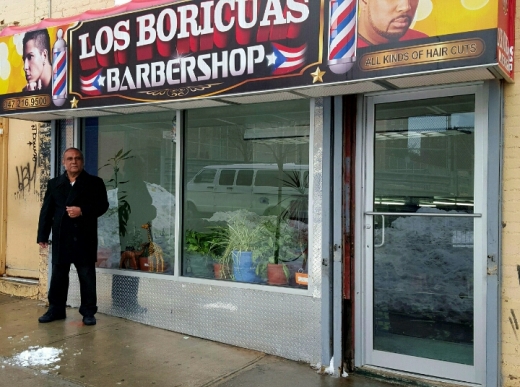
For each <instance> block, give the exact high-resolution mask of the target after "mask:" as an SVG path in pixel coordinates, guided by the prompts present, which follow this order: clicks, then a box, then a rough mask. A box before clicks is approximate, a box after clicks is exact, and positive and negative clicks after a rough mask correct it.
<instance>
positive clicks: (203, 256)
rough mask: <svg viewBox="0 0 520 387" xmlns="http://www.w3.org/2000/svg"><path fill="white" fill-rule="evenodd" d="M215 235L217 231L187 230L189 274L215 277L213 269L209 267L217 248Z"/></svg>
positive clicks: (186, 245) (186, 243)
mask: <svg viewBox="0 0 520 387" xmlns="http://www.w3.org/2000/svg"><path fill="white" fill-rule="evenodd" d="M215 237H216V235H215V231H210V232H199V231H195V230H191V229H188V230H186V233H185V237H184V240H185V245H184V246H185V249H186V261H185V265H186V266H185V270H186V274H187V275H192V276H194V277H203V278H208V277H213V269H212V268H211V269H209V267H210V266H211V260H212V259H213V258H214V256H215V251H216V250H217V244H216V243H215Z"/></svg>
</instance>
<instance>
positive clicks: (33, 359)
mask: <svg viewBox="0 0 520 387" xmlns="http://www.w3.org/2000/svg"><path fill="white" fill-rule="evenodd" d="M62 353H63V350H62V349H58V348H52V347H41V348H40V347H39V346H34V347H29V349H27V350H25V351H23V352H21V353H19V354H17V355H14V356H12V357H10V358H7V359H5V360H4V363H5V364H8V365H12V366H19V367H46V366H47V368H49V367H48V366H53V367H50V368H51V369H55V370H56V369H59V368H60V366H58V365H54V363H57V362H58V361H60V360H61V358H60V355H61V354H62ZM42 372H43V373H46V372H48V371H47V370H42Z"/></svg>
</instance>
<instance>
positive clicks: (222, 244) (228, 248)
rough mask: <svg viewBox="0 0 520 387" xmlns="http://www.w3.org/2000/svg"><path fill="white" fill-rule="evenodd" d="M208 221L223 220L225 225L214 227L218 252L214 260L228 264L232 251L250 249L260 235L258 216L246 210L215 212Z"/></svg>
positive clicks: (214, 237)
mask: <svg viewBox="0 0 520 387" xmlns="http://www.w3.org/2000/svg"><path fill="white" fill-rule="evenodd" d="M209 220H210V221H225V222H226V225H225V226H219V227H214V228H213V230H214V233H215V234H214V235H213V239H214V242H213V243H214V245H215V249H216V251H217V250H219V254H215V261H216V262H218V263H222V264H229V263H230V262H231V260H232V254H231V253H232V252H233V251H252V250H253V249H254V247H255V246H256V245H257V243H258V240H259V237H260V229H261V220H260V216H259V215H257V214H255V213H253V212H250V211H247V210H237V211H232V212H217V213H215V214H214V215H213V216H212V217H211V218H210V219H209Z"/></svg>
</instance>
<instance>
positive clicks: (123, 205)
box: [98, 148, 134, 237]
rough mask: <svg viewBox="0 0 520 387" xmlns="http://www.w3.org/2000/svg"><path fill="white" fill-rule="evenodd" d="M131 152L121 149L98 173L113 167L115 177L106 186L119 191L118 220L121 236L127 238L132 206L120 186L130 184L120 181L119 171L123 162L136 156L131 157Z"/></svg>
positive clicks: (106, 182)
mask: <svg viewBox="0 0 520 387" xmlns="http://www.w3.org/2000/svg"><path fill="white" fill-rule="evenodd" d="M130 152H132V150H129V151H127V152H124V151H123V148H121V149H120V150H119V151H118V152H117V153H116V154H115V156H114V157H111V158H109V159H108V160H107V161H108V163H106V164H105V165H103V166H102V167H100V168H99V169H98V171H100V170H101V169H103V168H105V167H109V166H110V167H112V172H113V177H111V178H110V179H109V180H107V181H105V185H106V186H107V187H112V188H114V189H116V188H117V189H118V204H117V218H118V221H119V235H120V236H123V237H124V236H125V235H126V234H127V224H128V219H129V218H130V213H131V212H132V209H131V208H130V204H129V203H128V201H127V200H126V198H127V195H126V191H124V190H122V189H121V188H120V185H122V184H126V183H128V180H127V181H119V171H120V164H121V162H123V161H125V160H128V159H131V158H133V157H134V156H131V155H130Z"/></svg>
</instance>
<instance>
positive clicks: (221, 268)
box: [213, 263, 231, 279]
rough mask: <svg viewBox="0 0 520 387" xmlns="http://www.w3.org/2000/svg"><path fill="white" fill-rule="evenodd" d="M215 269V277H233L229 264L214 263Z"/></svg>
mask: <svg viewBox="0 0 520 387" xmlns="http://www.w3.org/2000/svg"><path fill="white" fill-rule="evenodd" d="M213 271H214V272H215V279H230V278H231V268H230V267H229V265H223V264H220V263H214V264H213Z"/></svg>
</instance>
